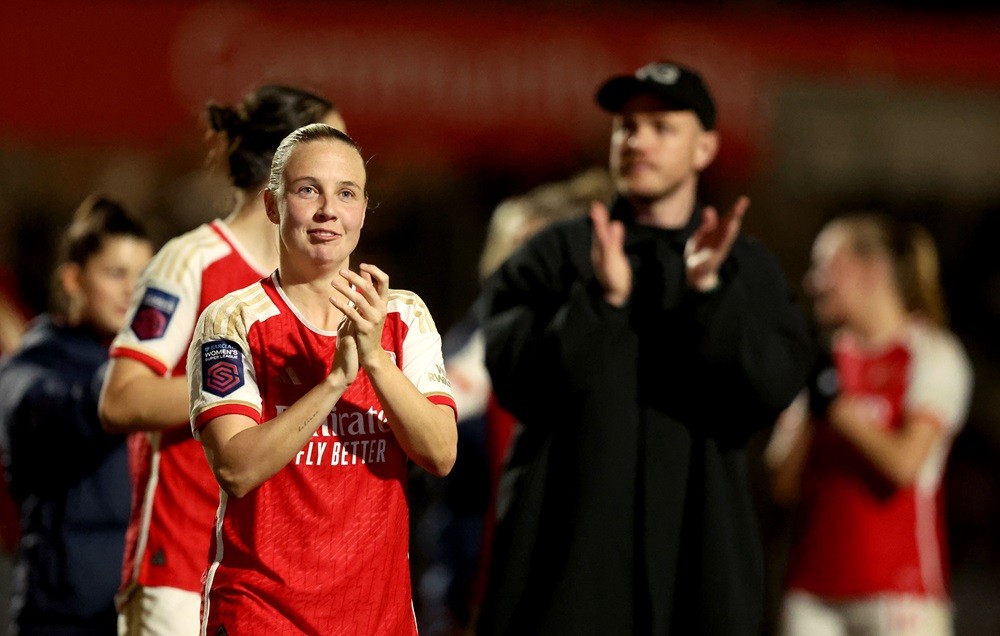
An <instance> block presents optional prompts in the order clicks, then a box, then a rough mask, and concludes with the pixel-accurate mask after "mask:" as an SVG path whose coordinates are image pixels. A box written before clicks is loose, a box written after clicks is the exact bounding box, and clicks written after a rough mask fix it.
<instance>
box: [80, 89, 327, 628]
mask: <svg viewBox="0 0 1000 636" xmlns="http://www.w3.org/2000/svg"><path fill="white" fill-rule="evenodd" d="M208 120H209V124H210V126H211V130H212V131H214V132H215V133H217V136H218V139H217V143H218V144H219V145H220V146H221V147H222V148H223V149H224V150H223V152H222V153H221V154H222V155H223V156H224V157H225V159H226V165H227V169H228V174H229V177H230V180H231V182H232V184H233V188H234V191H235V203H234V206H233V209H232V211H231V212H230V214H229V216H227V217H226V219H225V220H215V221H212V222H210V223H206V224H204V225H202V226H200V227H198V228H196V229H194V230H192V231H190V232H188V233H187V234H184V235H182V236H179V237H177V238H175V239H173V240H172V241H170V242H169V243H167V245H165V246H164V247H163V249H161V250H160V251H159V253H158V254H157V255H156V257H155V258H154V259H153V262H152V263H151V264H150V266H149V268H148V269H147V270H146V272H145V273H144V275H143V277H142V280H141V281H140V285H139V287H138V289H137V290H136V294H135V297H134V298H133V302H132V310H131V312H132V313H131V318H130V324H129V325H128V326H127V327H126V328H125V329H123V330H122V331H121V332H120V333H119V334H118V337H117V338H116V339H115V341H114V343H113V344H112V348H111V358H112V360H111V365H110V368H109V371H108V379H107V383H106V384H105V387H104V391H103V393H102V395H101V402H100V413H101V419H102V421H103V422H104V425H105V428H106V429H107V430H109V431H116V432H127V433H134V435H132V436H131V437H130V438H129V456H130V465H131V469H132V480H133V484H134V488H135V491H134V499H133V504H132V520H131V523H130V526H129V532H128V538H127V542H126V548H125V560H124V564H123V568H122V586H121V590H120V593H119V597H118V604H119V609H120V612H121V617H122V632H123V633H125V634H193V633H195V632H196V631H197V629H198V624H199V623H198V620H199V611H200V605H201V594H200V590H201V586H202V575H203V574H204V572H205V569H206V568H207V567H208V562H209V552H208V550H209V535H210V533H211V529H212V522H213V520H214V519H215V513H216V509H217V508H218V504H219V488H218V484H216V482H215V480H214V478H213V477H212V472H211V470H209V467H208V464H207V463H206V462H205V456H204V453H203V451H202V449H201V445H200V444H198V442H197V441H196V440H194V439H193V438H192V437H191V429H190V425H189V423H188V416H189V411H188V390H187V381H186V379H185V377H184V374H185V362H186V354H187V348H188V345H189V343H190V341H191V334H192V331H193V330H194V325H195V321H196V320H197V318H198V315H199V314H200V313H201V311H202V310H203V309H204V308H205V307H207V306H208V304H209V303H211V302H212V301H214V300H216V299H218V298H220V297H222V296H223V295H225V294H226V293H228V292H230V291H232V290H234V289H239V288H241V287H245V286H246V285H249V284H250V283H252V282H255V281H258V280H260V279H261V278H262V277H264V276H267V275H268V274H269V273H270V272H272V271H274V269H275V267H277V264H278V252H277V249H278V248H277V232H276V229H275V226H274V225H273V224H272V223H271V222H270V221H269V220H268V218H267V214H266V213H265V210H264V197H263V187H264V184H265V183H266V181H267V177H268V172H269V170H270V165H271V158H272V156H273V155H274V151H275V149H276V148H277V147H278V144H279V143H280V142H281V140H282V139H283V138H284V137H285V136H286V135H288V134H289V133H290V132H292V131H293V130H295V129H296V128H298V127H300V126H303V125H305V124H309V123H313V122H317V121H327V122H329V123H330V124H331V125H334V126H336V127H339V128H343V127H344V121H343V119H342V118H341V117H340V115H339V114H338V113H337V111H336V110H335V109H334V107H333V105H332V104H331V103H330V102H329V101H327V100H326V99H323V98H322V97H318V96H316V95H312V94H310V93H308V92H305V91H302V90H299V89H297V88H291V87H285V86H273V85H268V86H263V87H261V88H260V89H258V90H257V91H255V92H253V93H251V94H249V95H247V96H246V98H245V99H244V100H243V101H242V103H240V104H238V105H236V106H233V107H230V106H218V105H214V104H213V105H210V106H209V107H208Z"/></svg>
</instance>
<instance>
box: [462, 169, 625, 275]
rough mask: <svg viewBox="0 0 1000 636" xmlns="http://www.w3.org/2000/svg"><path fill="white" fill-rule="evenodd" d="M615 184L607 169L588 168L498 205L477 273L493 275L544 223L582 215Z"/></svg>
mask: <svg viewBox="0 0 1000 636" xmlns="http://www.w3.org/2000/svg"><path fill="white" fill-rule="evenodd" d="M613 194H614V183H613V181H612V180H611V176H610V175H609V174H608V172H607V170H604V169H603V168H591V169H588V170H585V171H583V172H580V173H578V174H576V175H575V176H573V177H571V178H569V179H567V180H565V181H556V182H553V183H546V184H543V185H540V186H538V187H536V188H535V189H533V190H530V191H529V192H527V193H526V194H522V195H519V196H514V197H510V198H508V199H504V200H503V201H501V202H500V204H499V205H497V207H496V209H495V210H494V211H493V216H492V217H491V218H490V224H489V227H488V229H487V231H486V242H485V245H484V246H483V252H482V255H481V256H480V258H479V276H480V278H481V279H485V278H486V277H487V276H489V275H490V274H492V273H493V272H494V271H495V270H496V269H497V268H498V267H500V265H501V264H503V262H504V261H505V260H507V258H508V257H509V256H510V255H511V254H512V253H513V252H514V250H516V249H517V248H518V247H520V245H521V244H522V243H524V242H525V241H526V240H528V238H530V237H531V235H533V234H534V233H535V232H537V231H539V230H541V229H542V228H544V227H545V226H547V225H549V224H551V223H553V222H555V221H560V220H563V219H570V218H574V217H578V216H583V215H584V214H586V213H587V212H588V211H589V210H590V203H591V202H592V201H607V200H608V199H610V198H611V196H612V195H613Z"/></svg>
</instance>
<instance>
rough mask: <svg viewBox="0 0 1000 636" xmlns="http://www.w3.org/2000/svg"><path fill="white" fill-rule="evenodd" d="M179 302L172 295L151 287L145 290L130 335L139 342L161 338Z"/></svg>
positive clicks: (133, 319) (178, 299)
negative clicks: (134, 336)
mask: <svg viewBox="0 0 1000 636" xmlns="http://www.w3.org/2000/svg"><path fill="white" fill-rule="evenodd" d="M179 302H180V298H178V297H177V296H174V295H173V294H168V293H167V292H165V291H161V290H159V289H156V288H153V287H150V288H148V289H146V294H145V295H144V296H143V297H142V302H141V303H139V309H138V310H136V312H135V316H134V317H133V318H132V333H134V334H135V335H136V337H137V338H139V340H152V339H154V338H162V337H163V334H165V333H166V332H167V325H169V324H170V319H171V318H173V317H174V312H175V311H176V310H177V304H178V303H179Z"/></svg>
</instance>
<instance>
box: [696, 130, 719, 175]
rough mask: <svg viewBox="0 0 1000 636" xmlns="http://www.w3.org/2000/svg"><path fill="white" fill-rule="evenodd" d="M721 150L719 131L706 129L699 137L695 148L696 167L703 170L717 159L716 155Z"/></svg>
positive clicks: (699, 170)
mask: <svg viewBox="0 0 1000 636" xmlns="http://www.w3.org/2000/svg"><path fill="white" fill-rule="evenodd" d="M718 152H719V133H717V132H716V131H714V130H706V131H704V132H702V133H701V134H700V135H699V137H698V142H697V144H696V145H695V149H694V168H695V170H697V171H698V172H701V171H702V170H704V169H705V168H707V167H708V166H709V164H711V163H712V161H714V160H715V155H717V154H718Z"/></svg>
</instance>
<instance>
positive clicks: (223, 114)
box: [208, 104, 246, 139]
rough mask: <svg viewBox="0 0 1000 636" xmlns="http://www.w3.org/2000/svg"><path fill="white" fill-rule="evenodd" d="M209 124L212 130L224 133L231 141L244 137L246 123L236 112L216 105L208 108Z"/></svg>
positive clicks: (227, 107)
mask: <svg viewBox="0 0 1000 636" xmlns="http://www.w3.org/2000/svg"><path fill="white" fill-rule="evenodd" d="M208 123H209V125H210V126H211V127H212V130H215V131H217V132H224V133H226V135H227V136H228V137H229V138H230V139H233V138H235V137H239V136H240V135H242V134H243V131H244V128H245V127H246V122H245V121H244V120H243V117H242V116H240V114H239V113H238V112H236V110H234V109H233V108H230V107H229V106H216V105H215V104H212V105H210V106H209V107H208Z"/></svg>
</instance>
